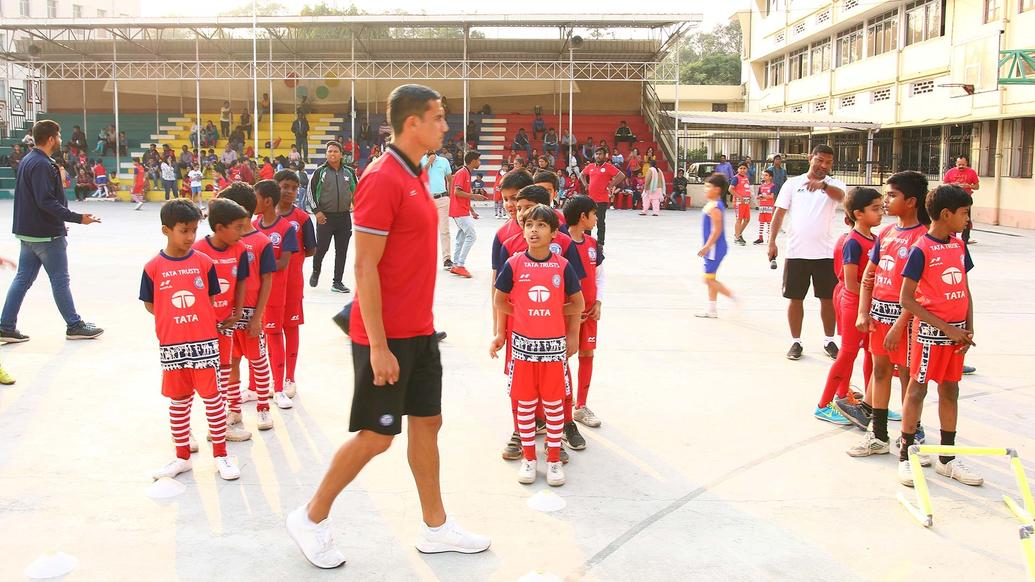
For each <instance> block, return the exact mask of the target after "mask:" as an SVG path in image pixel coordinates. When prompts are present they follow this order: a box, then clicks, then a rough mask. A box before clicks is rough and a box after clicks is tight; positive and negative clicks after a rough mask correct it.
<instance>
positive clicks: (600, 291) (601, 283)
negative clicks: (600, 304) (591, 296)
mask: <svg viewBox="0 0 1035 582" xmlns="http://www.w3.org/2000/svg"><path fill="white" fill-rule="evenodd" d="M606 285H607V276H605V275H604V267H602V266H597V301H603V300H604V287H605V286H606Z"/></svg>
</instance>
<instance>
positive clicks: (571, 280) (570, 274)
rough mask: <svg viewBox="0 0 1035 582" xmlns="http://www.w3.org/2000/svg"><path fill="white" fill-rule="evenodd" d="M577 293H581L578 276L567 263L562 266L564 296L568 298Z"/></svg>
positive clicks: (573, 268)
mask: <svg viewBox="0 0 1035 582" xmlns="http://www.w3.org/2000/svg"><path fill="white" fill-rule="evenodd" d="M579 291H582V284H581V283H579V276H578V274H577V273H575V267H573V266H572V265H571V263H568V264H567V265H565V266H564V295H565V296H568V297H570V296H572V295H574V294H576V293H578V292H579Z"/></svg>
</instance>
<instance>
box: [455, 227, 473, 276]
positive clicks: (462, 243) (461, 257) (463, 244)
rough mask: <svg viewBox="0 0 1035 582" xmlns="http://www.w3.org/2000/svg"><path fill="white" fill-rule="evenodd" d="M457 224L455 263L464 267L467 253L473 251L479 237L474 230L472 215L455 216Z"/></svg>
mask: <svg viewBox="0 0 1035 582" xmlns="http://www.w3.org/2000/svg"><path fill="white" fill-rule="evenodd" d="M453 224H455V225H456V228H457V231H456V250H454V251H453V265H455V266H457V267H463V266H464V263H466V262H467V254H468V253H470V252H471V247H473V246H474V241H475V239H476V238H477V236H476V234H475V231H474V219H473V218H471V217H470V216H454V217H453Z"/></svg>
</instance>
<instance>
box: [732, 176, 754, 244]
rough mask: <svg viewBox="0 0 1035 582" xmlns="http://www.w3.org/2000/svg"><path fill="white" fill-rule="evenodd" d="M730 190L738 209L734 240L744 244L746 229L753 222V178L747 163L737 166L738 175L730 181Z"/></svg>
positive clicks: (745, 242) (734, 204)
mask: <svg viewBox="0 0 1035 582" xmlns="http://www.w3.org/2000/svg"><path fill="white" fill-rule="evenodd" d="M729 192H730V194H732V195H733V206H734V207H735V208H736V209H737V222H736V224H735V225H734V226H733V242H735V243H737V244H738V245H740V246H744V245H746V244H747V241H745V240H744V229H746V228H747V225H748V223H750V222H751V178H750V177H749V176H748V166H747V164H745V163H741V164H740V165H739V166H737V175H736V176H733V180H732V181H730V186H729Z"/></svg>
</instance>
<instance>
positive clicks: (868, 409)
mask: <svg viewBox="0 0 1035 582" xmlns="http://www.w3.org/2000/svg"><path fill="white" fill-rule="evenodd" d="M860 405H861V406H862V409H863V412H865V413H866V416H873V407H872V406H870V405H869V404H866V402H861V403H860Z"/></svg>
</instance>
